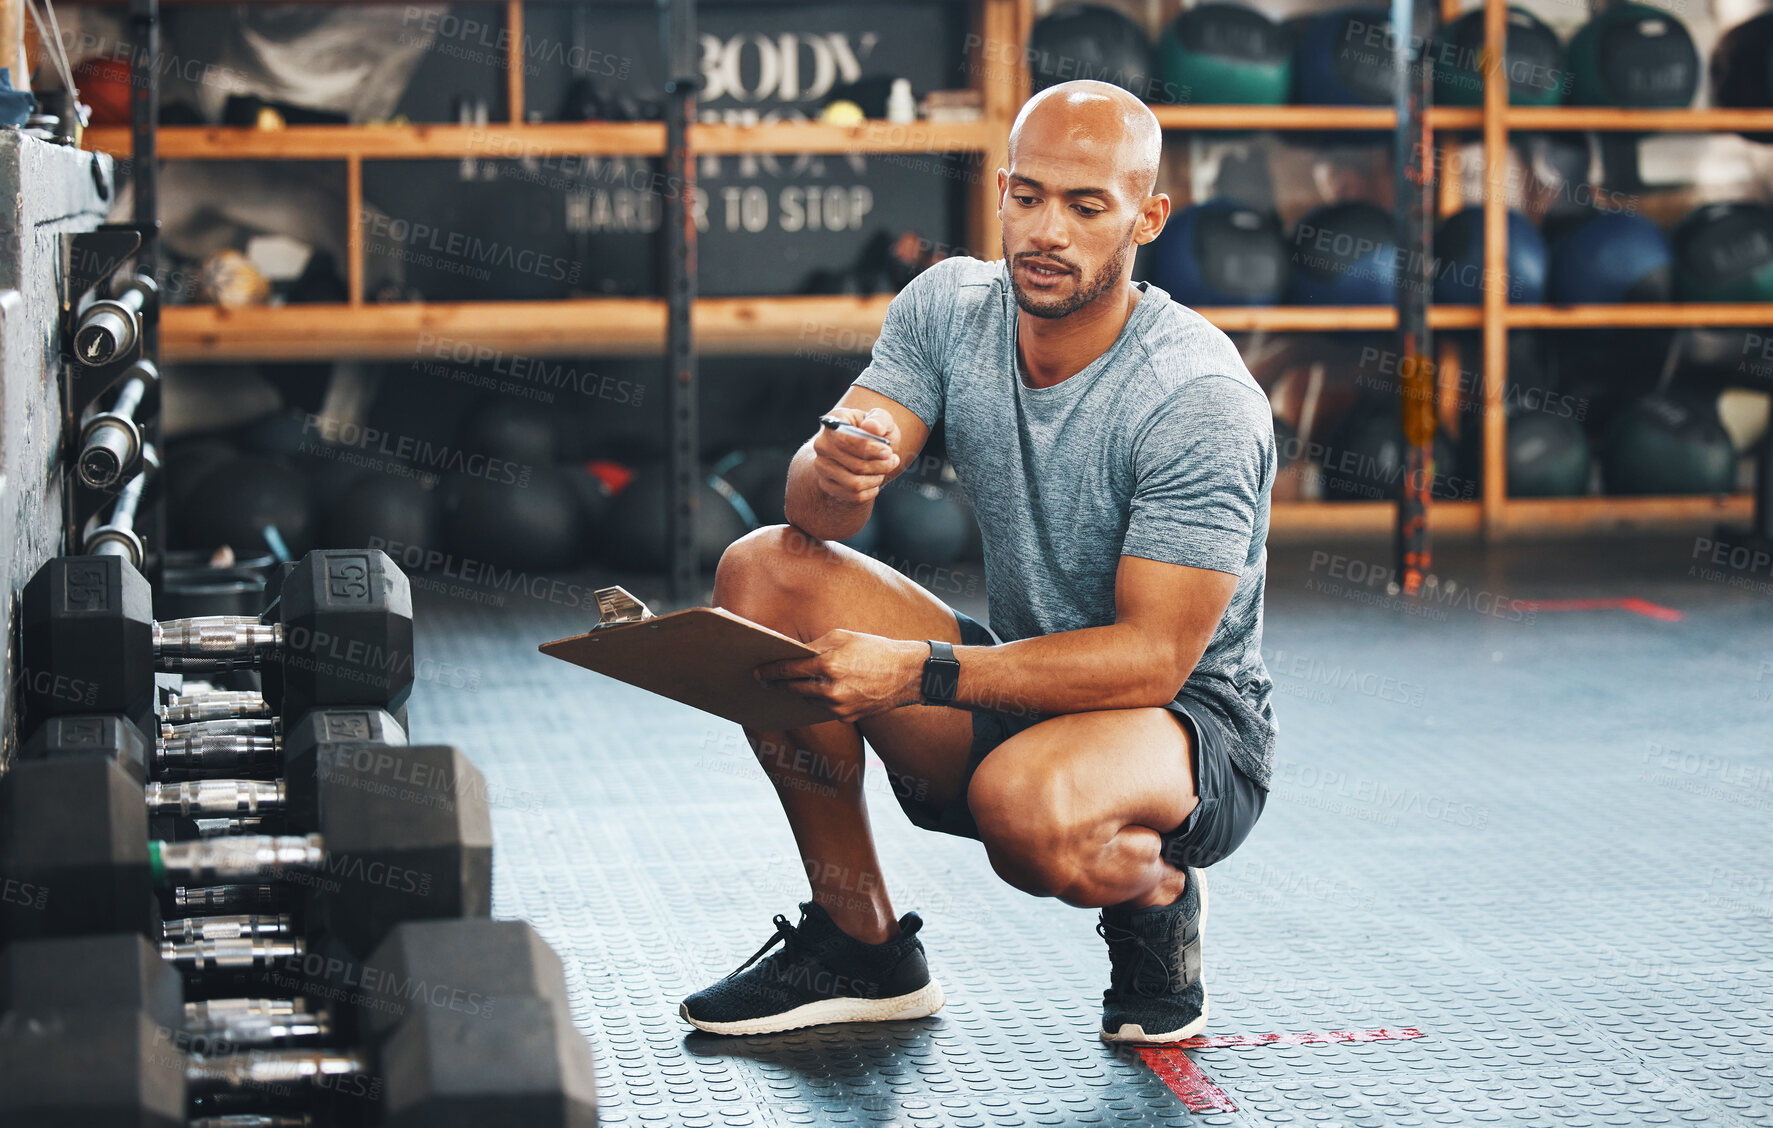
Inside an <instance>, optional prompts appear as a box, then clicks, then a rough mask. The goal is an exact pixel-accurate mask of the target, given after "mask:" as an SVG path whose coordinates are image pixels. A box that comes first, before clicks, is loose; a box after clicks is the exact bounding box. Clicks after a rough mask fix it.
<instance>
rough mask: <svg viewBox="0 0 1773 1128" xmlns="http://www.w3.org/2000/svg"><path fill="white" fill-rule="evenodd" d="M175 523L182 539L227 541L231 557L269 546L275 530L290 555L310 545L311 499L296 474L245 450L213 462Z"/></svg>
mask: <svg viewBox="0 0 1773 1128" xmlns="http://www.w3.org/2000/svg"><path fill="white" fill-rule="evenodd" d="M180 525H181V526H182V528H183V530H184V533H185V541H186V543H187V544H189V545H191V546H192V547H195V548H204V549H215V548H220V547H221V546H222V545H230V546H232V547H233V549H234V554H235V555H236V556H257V555H260V554H263V553H267V552H273V551H275V548H274V546H273V545H272V542H271V539H270V538H269V537H268V536H267V535H266V532H265V530H266V528H267V527H271V528H275V529H276V530H277V537H278V538H279V539H280V540H281V541H282V544H281V547H282V548H284V549H286V550H287V551H288V552H289V554H290V556H291V557H292V558H294V557H299V556H301V555H302V554H303V553H306V552H307V551H308V550H309V549H311V548H313V547H314V501H313V497H312V495H311V493H310V489H309V485H308V480H307V479H306V478H304V477H303V476H302V474H301V473H300V472H299V471H297V470H294V469H292V468H291V467H289V466H287V465H285V464H284V463H282V462H279V461H277V460H275V459H271V458H262V457H259V456H257V455H247V456H243V457H240V458H235V459H232V460H229V461H226V462H220V463H218V464H216V465H215V466H214V467H213V468H212V469H211V470H210V471H209V473H207V474H205V475H204V476H203V479H202V481H200V482H199V483H198V485H197V487H196V491H195V493H194V494H193V495H192V496H190V497H189V498H188V500H187V502H186V506H185V510H184V512H183V513H182V514H181V515H180Z"/></svg>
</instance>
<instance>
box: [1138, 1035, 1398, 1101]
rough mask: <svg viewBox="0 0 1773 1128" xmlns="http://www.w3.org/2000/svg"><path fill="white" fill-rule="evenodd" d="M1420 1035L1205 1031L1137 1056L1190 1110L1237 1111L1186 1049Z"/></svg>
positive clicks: (1381, 1039) (1383, 1039) (1148, 1048)
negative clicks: (1205, 1033) (1217, 1032)
mask: <svg viewBox="0 0 1773 1128" xmlns="http://www.w3.org/2000/svg"><path fill="white" fill-rule="evenodd" d="M1420 1037H1422V1031H1420V1030H1418V1029H1416V1028H1415V1027H1413V1026H1401V1027H1382V1028H1380V1029H1378V1030H1319V1031H1309V1032H1306V1033H1302V1034H1207V1035H1202V1036H1199V1037H1195V1038H1186V1039H1184V1040H1182V1041H1180V1042H1177V1043H1176V1044H1175V1045H1173V1046H1141V1047H1139V1056H1140V1057H1141V1058H1144V1059H1145V1064H1146V1065H1148V1066H1150V1067H1151V1072H1153V1073H1155V1074H1156V1075H1157V1079H1158V1080H1159V1081H1162V1082H1163V1083H1164V1084H1165V1085H1168V1086H1169V1087H1170V1092H1172V1093H1174V1094H1176V1096H1177V1097H1178V1098H1180V1099H1181V1101H1182V1104H1183V1106H1184V1107H1185V1108H1187V1109H1188V1111H1189V1112H1236V1111H1237V1105H1236V1104H1235V1103H1234V1102H1233V1101H1232V1099H1231V1097H1230V1096H1229V1095H1228V1094H1227V1093H1226V1092H1225V1090H1224V1089H1221V1088H1220V1087H1219V1086H1218V1085H1215V1084H1214V1083H1213V1079H1212V1078H1211V1077H1208V1076H1207V1075H1206V1073H1205V1072H1204V1071H1202V1069H1201V1067H1200V1066H1198V1065H1196V1064H1194V1060H1193V1059H1192V1058H1190V1057H1189V1056H1188V1054H1187V1053H1186V1052H1185V1051H1187V1050H1202V1049H1216V1048H1219V1047H1224V1046H1303V1045H1306V1044H1309V1043H1312V1042H1394V1041H1403V1040H1405V1039H1409V1038H1420Z"/></svg>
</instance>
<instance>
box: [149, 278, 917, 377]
mask: <svg viewBox="0 0 1773 1128" xmlns="http://www.w3.org/2000/svg"><path fill="white" fill-rule="evenodd" d="M890 300H891V296H890V295H884V294H883V295H879V296H874V297H805V298H704V299H702V300H701V301H698V302H697V303H696V311H695V332H696V347H697V349H698V351H700V352H702V353H703V354H705V355H727V356H730V355H740V354H758V353H775V354H794V355H802V356H809V357H822V356H845V355H853V354H856V353H866V352H867V351H868V350H869V349H870V348H871V347H872V346H873V344H874V337H875V335H876V334H877V333H878V332H879V331H880V323H881V320H882V318H884V317H885V316H886V307H887V303H888V302H889V301H890ZM160 339H161V349H162V352H163V353H164V355H165V358H166V359H167V360H171V361H240V360H265V361H277V360H284V361H289V360H327V359H334V358H361V359H366V360H411V361H414V362H415V363H416V362H430V361H447V360H449V359H451V357H452V356H458V357H462V358H468V359H471V358H472V357H473V356H474V354H475V350H477V349H489V350H493V352H494V353H497V354H500V355H509V356H523V357H553V356H591V355H596V356H645V355H650V354H654V353H658V352H659V351H660V350H662V349H663V348H664V343H665V303H664V302H663V301H662V300H660V299H657V298H581V299H563V300H560V301H538V302H435V303H429V302H397V303H388V304H383V305H377V304H370V305H362V306H350V305H344V304H313V305H292V306H280V307H254V308H248V309H234V310H227V309H221V308H219V307H216V306H168V307H166V309H165V310H164V311H163V313H162V317H161V338H160Z"/></svg>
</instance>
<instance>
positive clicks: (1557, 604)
mask: <svg viewBox="0 0 1773 1128" xmlns="http://www.w3.org/2000/svg"><path fill="white" fill-rule="evenodd" d="M1514 605H1515V607H1516V608H1517V609H1518V610H1521V611H1630V612H1631V613H1632V614H1634V615H1642V616H1644V617H1645V618H1646V619H1658V620H1660V621H1662V622H1664V623H1678V622H1680V621H1681V620H1682V619H1684V618H1686V616H1685V615H1683V614H1681V613H1680V612H1679V611H1676V610H1675V609H1674V608H1672V607H1664V606H1662V604H1660V603H1651V602H1650V601H1649V600H1647V599H1639V598H1638V597H1636V596H1635V595H1634V596H1628V597H1626V598H1624V599H1517V600H1515V601H1514Z"/></svg>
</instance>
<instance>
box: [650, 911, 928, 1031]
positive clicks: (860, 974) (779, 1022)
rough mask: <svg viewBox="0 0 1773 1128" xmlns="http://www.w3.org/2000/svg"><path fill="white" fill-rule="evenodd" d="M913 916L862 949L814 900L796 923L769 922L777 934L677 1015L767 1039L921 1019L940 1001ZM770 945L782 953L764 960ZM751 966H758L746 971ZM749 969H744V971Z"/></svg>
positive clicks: (699, 1024) (688, 1001)
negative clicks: (836, 1026)
mask: <svg viewBox="0 0 1773 1128" xmlns="http://www.w3.org/2000/svg"><path fill="white" fill-rule="evenodd" d="M922 927H923V920H922V919H921V918H920V917H919V916H918V915H917V914H916V913H906V914H905V915H904V916H903V917H901V918H899V934H898V935H897V936H895V937H893V938H892V939H891V940H888V941H887V942H886V943H884V944H865V943H863V942H862V941H860V940H857V939H856V938H855V937H853V936H850V935H849V934H848V933H846V932H844V931H843V930H842V929H840V928H838V927H837V925H836V923H835V922H833V921H832V919H831V916H830V914H828V913H827V912H826V911H825V910H824V908H822V907H821V906H820V905H818V904H817V903H816V902H813V901H807V902H805V903H804V904H802V905H801V906H800V924H799V926H798V927H797V926H795V925H792V924H789V923H788V918H787V917H785V916H777V917H776V934H775V935H774V936H772V937H770V938H769V940H768V941H767V942H766V943H765V944H764V946H763V947H761V948H759V949H757V953H756V954H755V955H753V956H752V957H751V958H750V959H748V960H746V961H745V962H744V963H743V964H741V965H740V966H739V969H738V970H737V971H735V972H733V973H732V974H731V975H729V976H727V977H726V978H725V979H722V980H721V981H720V982H719V983H716V984H714V985H713V986H712V987H708V988H705V989H704V990H701V991H697V992H696V993H695V994H693V995H691V996H690V997H689V998H687V999H685V1000H684V1001H683V1005H682V1006H680V1007H678V1008H677V1010H678V1013H679V1014H681V1015H683V1017H684V1018H685V1019H687V1020H688V1021H689V1023H690V1025H692V1026H694V1027H696V1028H697V1029H700V1030H707V1031H709V1032H711V1033H714V1034H773V1033H775V1032H776V1031H779V1030H798V1029H800V1028H801V1027H803V1026H822V1025H825V1024H827V1023H832V1022H891V1021H894V1020H895V1019H903V1018H922V1017H924V1016H925V1015H931V1014H935V1013H936V1012H937V1011H939V1010H941V1009H942V1004H943V1003H944V1002H946V1001H947V1000H946V999H944V998H943V997H942V988H941V986H940V985H939V984H937V983H936V981H935V980H933V979H931V978H930V969H929V965H928V964H927V963H925V962H924V954H923V942H922V941H920V940H918V938H917V930H918V929H920V928H922ZM777 943H780V944H781V945H782V950H781V951H779V952H774V953H771V954H770V956H769V957H768V958H767V959H763V962H762V963H758V960H759V959H762V958H763V954H764V953H765V952H768V951H769V950H770V949H771V948H773V947H774V946H775V945H776V944H777ZM753 964H756V965H757V966H755V967H752V965H753ZM747 968H749V969H750V970H746V969H747Z"/></svg>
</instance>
